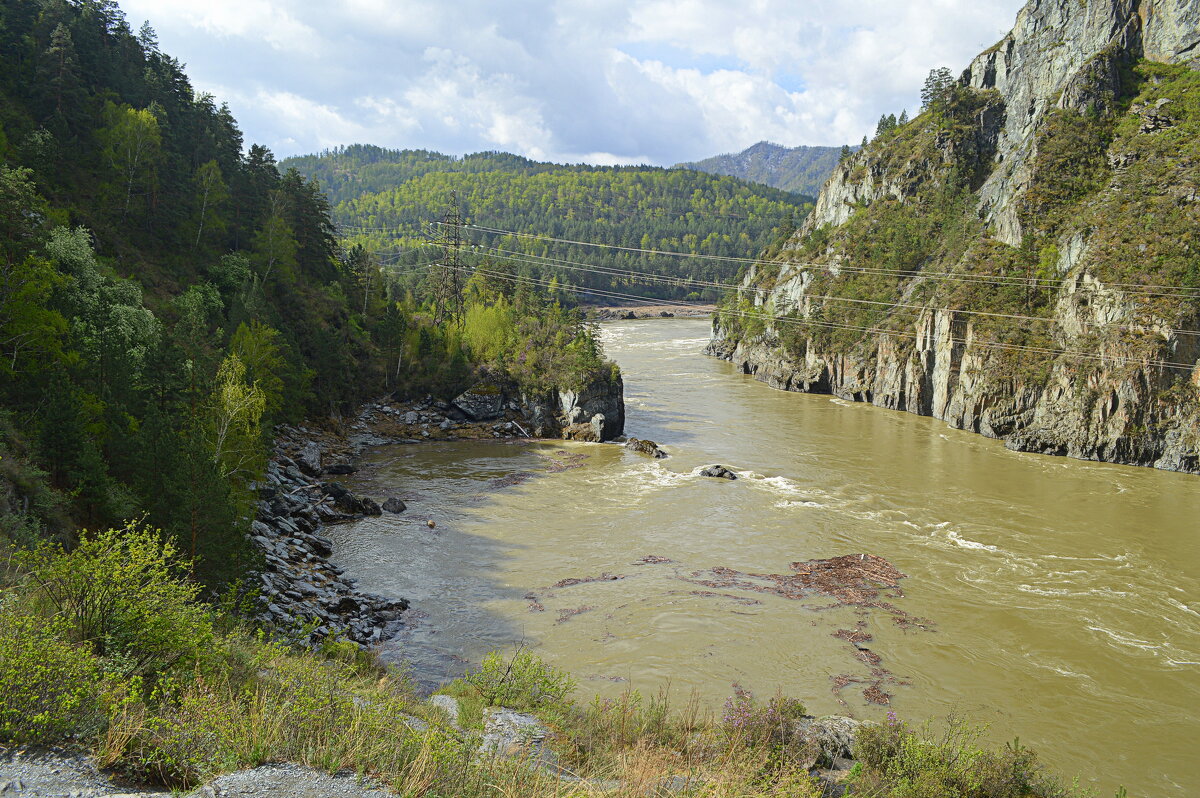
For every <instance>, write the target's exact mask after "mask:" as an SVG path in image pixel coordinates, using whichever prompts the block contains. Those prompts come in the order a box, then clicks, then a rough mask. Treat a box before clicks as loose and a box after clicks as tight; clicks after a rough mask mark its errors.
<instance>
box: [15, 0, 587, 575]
mask: <svg viewBox="0 0 1200 798" xmlns="http://www.w3.org/2000/svg"><path fill="white" fill-rule="evenodd" d="M376 275H377V269H376V268H375V266H374V265H373V264H372V263H370V262H369V260H367V259H364V258H362V257H361V252H360V251H351V252H346V251H344V250H342V249H341V248H340V245H339V242H338V239H337V237H336V236H335V228H334V224H333V221H332V219H331V218H330V213H329V204H328V200H327V199H326V196H325V194H324V193H323V192H322V191H321V190H320V188H319V187H318V184H317V183H316V182H315V181H312V180H309V179H308V178H306V177H303V176H302V175H301V174H300V173H298V172H297V171H295V170H286V171H284V172H283V173H282V174H281V172H280V170H278V169H277V167H276V163H275V160H274V157H273V156H272V154H271V152H270V151H268V150H267V149H265V148H263V147H260V146H257V145H254V146H250V147H249V148H248V149H244V147H243V140H242V135H241V133H240V132H239V130H238V127H237V123H236V122H235V120H234V119H233V118H232V116H231V114H230V112H229V110H228V108H226V107H225V106H223V105H218V104H217V102H216V101H215V100H214V98H212V97H211V96H208V95H205V94H199V93H197V92H196V91H194V90H193V88H192V86H191V84H190V83H189V81H188V78H187V76H186V75H185V74H184V72H183V70H182V67H181V65H180V64H179V63H178V62H177V61H176V60H175V59H173V58H171V57H170V56H168V55H166V54H165V53H163V52H161V51H160V50H159V48H158V45H157V43H156V41H155V35H154V32H153V30H152V29H151V28H149V27H148V26H147V27H143V28H142V30H141V31H140V32H138V33H136V34H135V33H134V32H133V31H132V30H131V29H130V27H129V25H128V23H127V22H126V20H125V18H124V17H123V15H122V14H121V12H120V11H119V9H117V8H116V7H115V5H113V4H110V3H92V2H87V3H78V4H68V3H59V2H40V1H39V0H10V1H9V2H6V3H4V4H3V5H2V6H0V548H2V547H3V545H4V544H5V543H8V544H15V545H18V546H20V545H24V544H30V543H32V542H34V541H35V540H37V539H39V538H42V537H44V536H47V535H53V536H58V537H60V538H62V539H64V540H67V541H69V540H70V539H71V538H72V537H73V535H74V530H75V529H77V528H78V527H87V528H91V529H99V528H104V527H108V526H115V525H118V524H119V523H120V522H121V521H122V520H123V519H130V518H143V517H144V518H145V520H146V521H147V522H148V523H149V524H150V525H152V526H154V527H158V528H161V529H163V530H165V531H166V532H167V533H168V535H169V536H170V537H171V538H173V539H174V540H175V541H176V543H177V544H178V547H179V549H180V550H181V551H183V552H184V553H185V554H186V555H187V556H188V557H195V558H196V559H197V562H198V565H197V569H198V570H197V575H198V576H199V577H200V578H202V579H203V580H204V581H206V582H208V583H209V584H210V585H214V586H215V585H218V584H221V583H223V582H225V581H227V580H228V579H229V578H231V577H233V576H235V575H236V574H238V573H239V572H240V571H241V570H242V569H243V566H245V565H246V560H247V556H248V555H247V553H246V551H247V548H246V536H245V530H246V528H247V525H248V524H249V513H250V508H251V505H252V498H253V497H252V486H253V484H254V481H255V479H256V478H257V477H258V476H259V475H260V474H261V472H262V469H263V467H264V466H265V458H266V452H267V447H268V444H269V441H270V430H271V428H272V426H273V425H274V424H276V423H277V422H280V421H287V420H293V421H294V420H298V419H300V418H303V417H306V416H321V415H328V414H330V413H331V412H332V413H337V412H340V411H342V410H344V409H347V408H349V407H351V406H352V405H353V404H354V403H356V402H357V401H358V400H360V399H362V398H363V397H365V396H369V395H374V394H376V393H378V392H380V391H382V390H385V389H392V390H399V391H401V392H424V391H435V392H437V393H441V394H443V395H445V394H450V395H453V393H454V392H455V391H457V390H461V389H462V388H463V387H465V385H466V383H467V381H468V380H469V378H470V376H471V371H472V369H473V367H474V366H475V365H476V364H481V363H483V362H485V361H486V362H487V363H488V364H489V365H492V366H495V367H500V368H502V367H503V366H504V365H505V360H504V358H505V356H506V355H505V353H507V352H510V351H511V350H512V349H513V348H514V347H517V346H518V345H525V344H526V343H528V341H529V337H530V336H532V335H533V334H534V332H531V331H530V330H528V329H524V328H521V330H518V327H519V326H520V325H521V324H534V326H535V327H536V334H537V335H538V336H539V338H538V340H537V342H534V343H532V344H530V345H531V346H533V347H535V348H536V349H538V351H541V349H545V350H546V351H547V353H548V354H547V356H546V357H545V358H541V359H531V361H530V362H534V361H535V360H536V363H537V365H536V368H535V367H533V366H528V365H527V366H525V367H524V370H523V371H521V372H519V373H514V375H513V376H514V378H516V379H518V380H521V381H523V384H530V385H535V384H536V385H538V386H544V385H548V384H559V383H562V382H563V381H564V380H570V379H574V378H575V376H578V375H580V374H582V373H583V372H584V371H586V370H588V369H591V368H598V367H599V365H600V355H599V350H598V347H597V346H596V345H595V342H594V340H593V339H592V337H591V335H590V333H589V332H588V331H587V330H586V328H584V327H583V326H582V325H580V324H579V322H578V321H577V320H576V319H574V318H573V317H571V316H569V315H568V314H565V313H563V312H562V311H561V310H559V309H558V308H557V307H555V306H554V305H553V304H552V303H549V302H548V301H547V298H546V297H545V295H544V292H535V293H532V294H530V293H524V294H520V295H518V292H517V291H515V290H514V287H513V286H511V285H510V286H507V287H505V291H507V293H506V294H504V295H505V297H506V300H505V302H504V303H503V307H502V308H501V309H500V310H498V311H495V312H494V313H493V314H492V316H490V317H489V318H488V319H487V321H488V323H489V324H490V325H492V326H491V327H490V328H489V329H490V330H491V333H492V335H491V337H489V338H487V339H486V340H484V339H483V338H481V336H479V335H474V336H473V337H472V335H471V334H472V329H470V328H469V327H468V328H454V329H451V328H450V327H448V326H447V325H444V324H443V325H438V324H436V323H435V320H434V319H433V318H431V315H432V314H431V313H429V312H427V311H426V307H425V305H424V303H425V302H426V300H427V299H428V297H427V295H424V294H421V293H420V292H419V291H418V293H417V294H416V295H415V296H414V295H411V294H409V295H396V294H394V293H389V292H388V291H387V290H386V289H387V288H388V286H386V285H385V283H384V281H382V280H380V279H377V276H376ZM417 287H418V288H420V286H417ZM475 288H476V293H475V296H478V295H479V290H480V289H479V286H476V287H475ZM501 293H503V292H501ZM471 342H476V343H477V344H478V345H477V346H476V348H475V349H472V343H471ZM484 344H486V346H487V350H486V352H484V351H483V349H482V347H483V346H484ZM401 363H402V364H403V368H401V367H400V364H401Z"/></svg>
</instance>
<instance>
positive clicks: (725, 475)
mask: <svg viewBox="0 0 1200 798" xmlns="http://www.w3.org/2000/svg"><path fill="white" fill-rule="evenodd" d="M700 476H702V477H714V478H715V479H737V474H735V473H733V471H731V470H730V469H728V468H726V467H725V466H723V465H710V466H705V467H704V468H702V469H700Z"/></svg>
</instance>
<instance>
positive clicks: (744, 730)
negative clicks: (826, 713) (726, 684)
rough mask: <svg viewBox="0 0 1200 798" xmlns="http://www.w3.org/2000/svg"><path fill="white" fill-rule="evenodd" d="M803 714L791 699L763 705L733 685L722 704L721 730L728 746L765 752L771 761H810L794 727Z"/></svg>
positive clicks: (776, 699)
mask: <svg viewBox="0 0 1200 798" xmlns="http://www.w3.org/2000/svg"><path fill="white" fill-rule="evenodd" d="M804 713H805V709H804V704H802V703H800V702H799V701H797V700H796V699H794V698H788V697H787V696H784V695H776V696H773V697H771V698H770V699H769V700H768V701H767V703H766V704H765V705H763V704H759V703H758V702H757V701H756V700H755V698H754V694H753V693H751V692H750V691H749V690H746V689H744V688H742V687H740V686H739V685H734V692H733V695H732V696H730V697H729V698H728V699H727V700H726V701H725V713H724V715H722V717H721V730H722V731H723V732H724V733H725V736H726V738H727V739H728V740H729V741H730V742H732V743H735V744H736V743H740V744H742V745H746V746H749V747H761V748H766V749H769V750H770V751H771V752H772V753H773V754H774V755H775V757H774V758H779V759H782V760H783V761H786V762H802V761H806V760H811V759H812V757H811V756H808V747H807V744H806V738H805V736H804V734H803V733H802V732H801V731H800V730H799V728H798V726H797V723H798V722H799V721H800V719H801V718H803V717H804Z"/></svg>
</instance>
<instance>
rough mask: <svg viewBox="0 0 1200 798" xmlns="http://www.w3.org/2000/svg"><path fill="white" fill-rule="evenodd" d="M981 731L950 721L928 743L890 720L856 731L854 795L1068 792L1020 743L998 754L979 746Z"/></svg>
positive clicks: (904, 797)
mask: <svg viewBox="0 0 1200 798" xmlns="http://www.w3.org/2000/svg"><path fill="white" fill-rule="evenodd" d="M980 734H981V731H980V730H979V729H973V728H971V727H970V726H968V725H967V724H966V723H964V722H963V721H961V720H958V719H955V718H951V719H950V722H949V724H948V726H947V728H946V731H945V732H944V733H943V734H942V735H941V736H940V737H938V738H937V739H932V738H931V736H930V734H929V731H928V729H925V730H922V731H920V732H918V731H917V730H914V729H912V728H911V727H909V725H908V724H906V723H905V722H903V721H899V720H896V719H895V718H894V717H892V716H889V719H888V722H887V723H886V724H883V725H878V726H876V725H866V726H863V727H861V728H860V729H859V732H858V736H857V741H856V744H855V757H856V758H857V759H858V760H859V762H860V763H861V764H862V768H861V769H860V770H859V772H858V773H857V774H856V775H855V778H854V785H855V792H856V793H861V794H864V795H886V796H889V797H894V798H1065V796H1068V795H1071V794H1072V793H1071V792H1069V791H1068V790H1065V789H1063V788H1062V787H1060V786H1059V785H1058V784H1057V783H1056V782H1055V781H1054V780H1053V779H1051V778H1050V777H1049V776H1047V775H1046V774H1044V773H1043V772H1042V770H1041V766H1040V765H1039V763H1038V761H1037V755H1036V754H1035V753H1034V752H1033V751H1032V750H1031V749H1029V748H1025V747H1024V746H1022V745H1020V743H1019V741H1014V742H1013V743H1010V744H1009V745H1008V746H1006V747H1005V748H1003V749H1001V750H999V751H988V750H984V749H982V748H980V747H979V746H978V742H979V737H980Z"/></svg>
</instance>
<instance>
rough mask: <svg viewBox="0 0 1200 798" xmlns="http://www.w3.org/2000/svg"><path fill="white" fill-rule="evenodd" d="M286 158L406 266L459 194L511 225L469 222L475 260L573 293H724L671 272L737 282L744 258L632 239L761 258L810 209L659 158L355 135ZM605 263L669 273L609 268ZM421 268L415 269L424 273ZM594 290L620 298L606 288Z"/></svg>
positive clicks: (478, 217)
mask: <svg viewBox="0 0 1200 798" xmlns="http://www.w3.org/2000/svg"><path fill="white" fill-rule="evenodd" d="M284 165H285V166H287V167H294V168H296V169H297V170H299V171H300V172H301V173H303V174H305V175H307V176H308V177H310V178H313V179H316V180H318V181H319V182H320V184H321V186H322V187H323V188H325V190H326V191H327V192H328V193H329V195H330V197H331V198H333V201H334V202H335V203H336V205H335V207H334V211H333V212H334V217H335V219H336V220H337V222H338V223H339V224H340V225H343V231H344V234H345V235H346V237H347V239H348V240H349V241H353V242H355V243H359V244H361V245H362V246H364V247H365V248H366V249H367V250H368V251H371V252H376V253H379V254H380V256H381V257H382V258H383V259H384V260H386V261H387V262H390V263H395V264H396V265H397V266H398V269H397V271H403V270H404V267H405V266H410V267H411V266H420V265H421V264H424V263H427V262H429V261H430V260H431V258H432V257H433V253H432V251H431V250H428V249H424V250H422V249H420V248H421V247H422V246H423V245H427V244H428V242H429V238H430V236H431V235H434V234H436V231H431V229H430V227H429V225H430V223H431V222H433V221H436V220H438V219H441V218H442V216H443V214H445V213H446V211H447V210H448V209H449V207H450V197H451V193H452V192H456V193H457V198H458V202H459V205H460V207H461V211H462V213H463V215H464V217H465V220H466V221H467V222H468V223H473V224H475V225H478V226H480V227H484V228H491V229H493V230H500V231H510V233H511V234H510V235H503V234H500V233H495V232H485V231H483V230H478V229H470V228H468V229H467V230H466V232H465V234H464V235H465V240H466V243H467V244H468V245H470V246H472V247H476V249H474V250H471V252H470V255H469V256H468V261H469V262H470V263H471V264H484V265H485V268H488V269H493V270H497V271H501V270H507V271H511V272H513V273H515V274H516V275H517V276H518V277H521V278H524V279H529V280H536V281H541V282H543V283H549V282H550V281H551V280H553V281H554V283H555V285H556V287H555V288H554V289H553V290H554V291H555V294H556V296H557V297H558V298H560V299H563V300H564V301H567V300H569V299H572V298H573V297H577V296H579V294H578V292H575V291H571V290H569V289H571V288H574V287H584V288H591V289H600V290H603V291H610V292H617V293H633V294H637V295H640V296H650V297H671V298H677V299H678V298H690V299H713V298H715V297H716V296H717V292H716V290H715V289H712V290H703V289H699V290H698V289H697V287H695V286H692V287H681V286H677V285H672V284H671V279H670V278H679V277H683V278H689V279H693V280H706V281H712V282H716V281H728V280H729V279H730V278H731V277H733V276H734V275H735V274H736V272H737V266H736V265H731V264H730V263H728V262H724V261H717V260H710V259H703V258H679V257H672V256H662V255H653V254H650V253H647V252H640V251H633V250H667V251H671V252H683V253H688V254H692V253H696V254H705V255H719V256H735V257H755V256H757V254H758V253H759V252H761V251H762V249H763V248H765V247H766V246H768V245H769V244H770V243H772V242H773V241H775V240H776V239H778V238H779V237H780V236H781V235H786V234H788V233H789V232H790V231H791V230H793V229H794V228H795V226H797V225H798V224H799V223H800V222H801V221H802V220H803V217H804V215H805V214H806V213H807V210H808V208H809V207H810V205H809V204H806V202H805V200H804V199H803V198H800V197H797V196H795V195H792V194H788V193H787V192H783V191H777V190H773V189H770V188H765V187H762V186H756V185H752V184H749V183H746V182H744V181H741V180H737V179H734V178H730V177H721V176H716V175H708V174H702V173H699V172H693V171H688V170H667V169H658V168H653V167H594V166H562V165H556V164H547V163H539V162H536V161H530V160H528V159H526V158H521V157H519V156H516V155H509V154H507V153H476V154H474V155H468V156H466V157H463V158H453V157H450V156H445V155H440V154H438V153H431V152H426V151H423V150H400V151H397V150H384V149H381V148H378V147H370V146H365V145H354V146H351V147H345V148H341V149H338V150H334V151H330V152H326V153H323V154H321V155H319V156H306V157H302V158H293V159H289V160H287V161H285V162H284ZM533 236H540V237H541V238H535V237H533ZM549 238H553V239H564V241H551V240H548V239H549ZM568 242H591V243H596V244H602V245H609V246H616V247H626V248H629V249H624V250H619V249H609V248H606V247H592V246H583V245H580V244H573V243H568ZM543 259H553V260H556V261H559V262H560V263H558V264H553V263H550V262H548V261H546V260H543ZM563 261H566V262H567V263H563ZM596 267H598V268H600V269H608V270H613V269H616V270H627V271H636V272H643V273H649V274H652V275H659V276H661V277H662V278H664V279H661V280H658V281H650V282H647V281H646V280H644V279H635V278H630V277H629V276H628V275H619V274H612V273H608V274H600V273H597V272H596V271H594V270H593V269H594V268H596ZM413 275H414V276H410V277H409V278H408V279H409V280H414V281H415V280H417V279H418V278H419V273H415V272H414V273H413ZM594 298H595V299H597V300H599V301H607V300H606V298H605V295H603V294H599V295H595V297H594Z"/></svg>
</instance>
